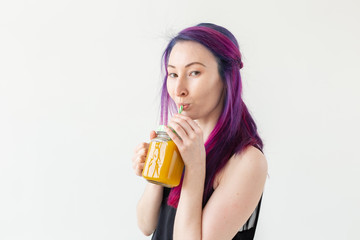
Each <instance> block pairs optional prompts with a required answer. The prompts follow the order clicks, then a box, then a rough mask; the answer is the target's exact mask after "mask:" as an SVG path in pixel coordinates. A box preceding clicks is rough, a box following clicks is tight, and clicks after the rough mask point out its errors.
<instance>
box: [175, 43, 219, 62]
mask: <svg viewBox="0 0 360 240" xmlns="http://www.w3.org/2000/svg"><path fill="white" fill-rule="evenodd" d="M191 62H200V63H203V64H204V65H212V64H213V63H216V59H215V57H214V55H213V54H212V53H211V52H210V51H209V50H208V49H207V48H206V47H204V46H203V45H202V44H200V43H197V42H194V41H180V42H178V43H176V44H175V45H174V47H173V49H172V50H171V52H170V55H169V62H168V64H169V65H172V66H177V65H179V66H180V65H187V64H189V63H191Z"/></svg>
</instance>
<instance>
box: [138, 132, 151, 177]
mask: <svg viewBox="0 0 360 240" xmlns="http://www.w3.org/2000/svg"><path fill="white" fill-rule="evenodd" d="M155 137H156V132H155V131H151V132H150V139H153V138H155ZM148 149H149V143H146V142H143V143H140V144H139V145H138V146H137V147H136V149H135V151H134V155H133V157H132V162H133V169H134V172H135V174H136V175H138V176H141V175H142V171H143V169H144V165H145V159H146V154H147V151H148Z"/></svg>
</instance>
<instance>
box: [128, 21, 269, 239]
mask: <svg viewBox="0 0 360 240" xmlns="http://www.w3.org/2000/svg"><path fill="white" fill-rule="evenodd" d="M163 60H164V67H165V70H166V76H165V78H164V83H163V88H162V97H161V124H164V125H168V126H169V127H171V128H173V129H174V130H175V131H176V133H177V134H178V135H179V136H177V135H175V134H174V133H173V132H172V131H171V130H169V128H167V129H166V132H167V134H168V135H169V136H170V137H171V138H172V140H173V141H174V142H175V144H176V145H177V147H178V149H179V151H180V154H181V156H182V159H183V161H184V164H185V170H184V174H183V178H182V181H181V183H180V185H179V186H178V187H175V188H173V189H168V188H164V187H162V186H158V185H154V184H152V183H147V186H146V188H145V191H144V194H143V196H142V197H141V199H140V201H139V203H138V206H137V218H138V225H139V228H140V229H141V230H142V232H143V233H144V234H145V235H151V234H152V233H153V238H152V239H164V240H165V239H186V240H188V239H199V240H200V239H216V240H219V239H226V240H229V239H253V238H254V234H255V229H256V224H257V220H258V215H259V211H260V205H261V199H262V193H263V189H264V185H265V180H266V176H267V161H266V158H265V157H264V155H263V153H262V148H263V143H262V140H261V139H260V137H259V135H258V133H257V129H256V124H255V122H254V120H253V119H252V117H251V115H250V113H249V112H248V110H247V107H246V106H245V104H244V102H243V100H242V97H241V95H242V85H241V77H240V69H241V68H242V66H243V64H242V61H241V55H240V51H239V46H238V43H237V41H236V39H235V37H234V36H233V35H232V34H231V33H230V32H229V31H228V30H227V29H225V28H223V27H220V26H217V25H214V24H209V23H202V24H199V25H197V26H194V27H190V28H187V29H184V30H183V31H181V32H180V33H179V34H178V35H177V36H176V37H174V38H173V39H172V40H171V41H170V42H169V44H168V46H167V48H166V50H165V52H164V55H163ZM181 105H183V112H182V113H181V114H176V110H177V109H178V108H179V106H181ZM168 113H170V116H172V117H171V119H170V120H169V121H168ZM155 136H156V133H155V132H154V131H153V132H151V134H150V138H154V137H155ZM147 149H148V143H142V144H140V145H139V146H138V147H137V148H136V150H135V153H134V156H133V166H134V170H135V173H136V174H137V175H139V176H141V172H142V169H143V166H144V160H145V157H146V152H147Z"/></svg>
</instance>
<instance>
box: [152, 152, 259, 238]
mask: <svg viewBox="0 0 360 240" xmlns="http://www.w3.org/2000/svg"><path fill="white" fill-rule="evenodd" d="M254 147H256V148H257V149H259V150H260V151H261V152H262V150H261V148H259V147H258V146H256V145H254ZM170 190H171V189H170V188H166V187H164V193H163V198H162V202H161V206H160V213H159V220H158V223H157V226H156V229H155V232H154V233H153V235H152V238H151V239H152V240H172V239H173V228H174V221H175V214H176V208H173V207H171V206H169V205H168V204H167V199H168V196H169V193H170ZM261 200H262V195H261V198H260V200H259V203H258V205H257V206H256V208H255V210H254V212H253V213H252V214H251V216H250V217H249V219H248V220H247V221H246V223H245V224H244V225H243V226H242V227H241V228H240V229H239V231H238V232H237V233H236V235H235V236H234V237H233V238H232V240H253V239H254V236H255V230H256V226H257V222H258V219H259V213H260V207H261Z"/></svg>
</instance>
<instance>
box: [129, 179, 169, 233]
mask: <svg viewBox="0 0 360 240" xmlns="http://www.w3.org/2000/svg"><path fill="white" fill-rule="evenodd" d="M163 189H164V188H163V187H162V186H159V185H156V184H152V183H147V185H146V187H145V191H144V193H143V195H142V197H141V198H140V200H139V202H138V204H137V207H136V215H137V222H138V226H139V228H140V230H141V231H142V232H143V233H144V234H145V235H146V236H149V235H151V234H152V233H153V232H154V230H155V228H156V224H157V222H158V218H159V210H160V205H161V200H162V197H163Z"/></svg>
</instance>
